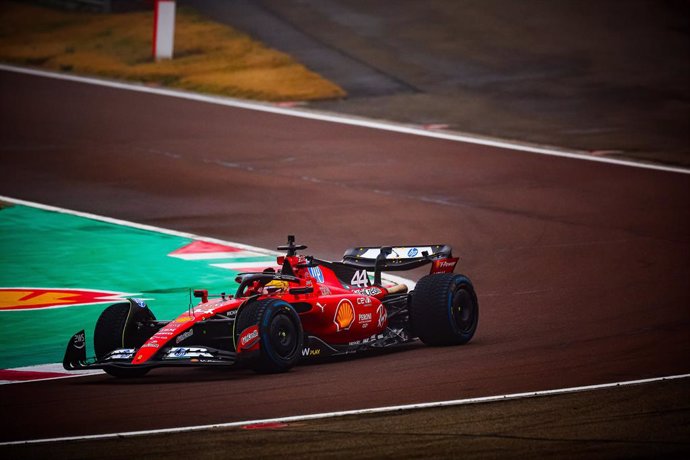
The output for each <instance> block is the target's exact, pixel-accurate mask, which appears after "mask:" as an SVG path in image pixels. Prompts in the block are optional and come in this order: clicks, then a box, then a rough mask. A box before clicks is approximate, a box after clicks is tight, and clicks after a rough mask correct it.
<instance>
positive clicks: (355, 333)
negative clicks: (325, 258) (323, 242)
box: [132, 256, 388, 364]
mask: <svg viewBox="0 0 690 460" xmlns="http://www.w3.org/2000/svg"><path fill="white" fill-rule="evenodd" d="M285 259H287V263H289V264H290V265H291V267H292V268H293V271H294V274H295V276H296V277H297V278H298V279H299V283H297V282H294V283H293V282H290V283H289V288H288V289H277V290H275V291H274V292H270V290H266V288H265V287H262V286H260V285H258V284H257V285H256V286H253V287H248V288H247V290H246V292H245V293H244V295H243V296H242V297H240V298H233V297H232V296H230V297H229V298H228V297H225V298H215V299H206V298H202V301H201V302H200V303H199V304H198V305H196V306H195V307H194V308H193V309H192V310H190V311H187V312H185V313H183V314H182V315H180V316H178V317H177V318H176V319H175V320H173V321H170V322H169V323H168V324H167V325H166V326H164V327H163V328H162V329H160V330H159V331H158V332H156V333H155V334H154V335H153V336H152V337H151V338H150V339H149V340H148V341H146V343H144V344H143V345H142V346H141V347H140V348H139V350H138V351H137V353H136V355H135V356H134V359H133V360H132V364H145V363H146V362H147V361H148V360H149V359H151V358H152V357H153V356H154V355H155V354H156V353H157V352H158V351H159V350H160V349H162V348H163V347H164V346H170V345H173V346H174V345H176V344H175V340H177V338H178V337H181V336H183V334H184V333H185V331H187V330H189V329H191V328H192V326H194V325H195V324H197V323H199V322H201V321H205V320H207V319H209V318H211V317H213V316H215V315H217V314H219V313H220V314H226V313H228V312H230V311H232V310H237V309H238V308H239V307H240V306H241V305H242V304H244V303H245V302H246V300H247V297H249V296H251V295H254V294H261V295H262V298H264V297H274V298H278V299H282V300H285V301H286V302H288V303H289V304H291V305H297V306H299V309H298V311H299V316H300V319H301V320H302V328H303V330H304V334H305V336H316V337H318V338H320V339H321V340H323V341H325V342H326V343H329V344H348V343H352V342H355V341H358V340H364V339H367V338H369V337H371V336H373V335H375V334H378V333H380V332H382V331H384V330H385V328H386V326H387V325H388V318H387V311H386V308H385V307H384V305H383V304H382V303H381V300H380V299H382V298H383V297H384V296H386V295H387V294H388V290H387V289H386V288H384V287H379V286H375V287H373V286H370V287H366V288H359V287H356V286H350V285H347V284H344V283H343V282H341V281H340V280H339V279H338V277H337V276H336V274H335V273H334V272H333V270H331V269H330V268H328V267H326V266H323V265H320V266H318V267H298V266H299V265H304V264H305V262H306V260H305V258H304V257H303V256H289V257H283V256H281V257H279V258H278V263H279V264H281V265H282V264H284V263H285ZM285 283H287V282H285ZM294 288H312V289H313V292H310V293H305V294H294V293H290V292H289V291H290V290H294ZM261 289H263V292H258V291H256V290H261ZM365 291H366V292H367V294H369V295H367V294H365V293H364V292H365ZM202 295H203V294H202ZM239 332H240V333H239V338H238V341H237V344H236V351H237V353H238V354H241V353H242V352H246V351H249V350H252V349H255V348H257V347H258V345H259V344H258V340H254V338H258V334H256V331H254V330H252V328H247V329H246V330H245V331H239ZM252 336H253V337H252ZM247 337H249V339H247Z"/></svg>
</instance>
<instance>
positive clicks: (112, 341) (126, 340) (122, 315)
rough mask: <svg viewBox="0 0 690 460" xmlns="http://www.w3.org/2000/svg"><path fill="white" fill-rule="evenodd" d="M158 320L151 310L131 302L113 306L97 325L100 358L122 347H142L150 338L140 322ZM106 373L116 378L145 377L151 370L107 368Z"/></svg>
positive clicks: (97, 354)
mask: <svg viewBox="0 0 690 460" xmlns="http://www.w3.org/2000/svg"><path fill="white" fill-rule="evenodd" d="M155 319H156V318H155V317H154V316H153V313H152V312H151V310H149V309H148V307H146V308H141V307H139V306H138V305H133V304H132V303H131V302H123V303H116V304H114V305H111V306H109V307H108V308H106V309H105V310H104V311H103V313H101V316H99V317H98V321H97V322H96V329H95V331H94V338H93V341H94V348H95V351H96V358H97V359H98V360H101V359H103V358H104V357H105V356H106V355H107V354H108V353H110V352H111V351H113V350H116V349H118V348H139V347H140V346H142V345H143V344H144V342H146V340H147V339H148V337H147V335H146V334H142V333H141V332H140V330H139V328H138V327H137V323H141V322H143V321H151V320H155ZM148 335H150V334H148ZM103 370H104V371H105V372H107V373H108V374H110V375H112V376H113V377H141V376H142V375H144V374H146V373H147V372H148V371H149V369H148V368H126V369H124V368H116V367H107V368H105V369H103Z"/></svg>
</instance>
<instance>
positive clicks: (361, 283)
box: [350, 270, 369, 287]
mask: <svg viewBox="0 0 690 460" xmlns="http://www.w3.org/2000/svg"><path fill="white" fill-rule="evenodd" d="M350 284H351V285H353V286H357V287H365V286H366V285H367V284H369V278H368V277H367V271H366V270H357V271H356V272H355V275H354V276H353V277H352V281H350Z"/></svg>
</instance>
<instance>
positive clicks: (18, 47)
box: [0, 2, 345, 102]
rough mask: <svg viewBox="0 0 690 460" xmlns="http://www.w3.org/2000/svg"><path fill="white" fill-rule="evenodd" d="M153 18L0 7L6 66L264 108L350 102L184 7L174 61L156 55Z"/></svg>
mask: <svg viewBox="0 0 690 460" xmlns="http://www.w3.org/2000/svg"><path fill="white" fill-rule="evenodd" d="M152 35H153V12H152V11H146V12H135V13H121V14H93V13H84V12H68V11H59V10H55V9H51V8H45V7H39V6H33V5H27V4H22V3H16V2H2V3H0V61H4V62H7V63H14V64H21V65H31V66H38V67H43V68H46V69H51V70H58V71H62V72H73V73H79V74H88V75H96V76H103V77H109V78H116V79H124V80H135V81H141V82H145V83H151V84H159V85H163V86H168V87H173V88H181V89H186V90H191V91H198V92H204V93H213V94H220V95H224V96H231V97H238V98H245V99H256V100H263V101H274V102H278V101H308V100H322V99H334V98H341V97H344V96H345V92H344V91H343V90H342V88H340V87H339V86H337V85H336V84H334V83H332V82H330V81H328V80H326V79H324V78H322V77H321V76H319V75H318V74H316V73H314V72H312V71H310V70H309V69H307V68H306V67H304V66H303V65H301V64H300V63H298V62H296V61H295V60H293V59H292V58H291V57H290V56H288V55H287V54H284V53H281V52H279V51H276V50H273V49H270V48H268V47H266V46H264V45H263V44H261V43H259V42H257V41H255V40H252V39H251V38H250V37H249V36H247V35H245V34H243V33H240V32H238V31H236V30H233V29H231V28H229V27H226V26H223V25H220V24H217V23H214V22H210V21H208V20H206V19H205V18H203V17H201V16H200V15H199V14H197V13H196V12H194V11H193V10H190V9H186V8H178V10H177V17H176V26H175V50H174V56H175V57H174V59H172V60H165V61H160V62H154V60H153V58H152V56H151V48H152Z"/></svg>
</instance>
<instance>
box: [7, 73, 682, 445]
mask: <svg viewBox="0 0 690 460" xmlns="http://www.w3.org/2000/svg"><path fill="white" fill-rule="evenodd" d="M0 100H1V101H2V106H1V107H2V108H1V110H2V112H1V118H0V149H1V150H0V170H1V171H2V181H1V182H0V194H2V195H7V196H13V197H16V198H21V199H26V200H33V201H38V202H42V203H45V204H50V205H57V206H62V207H66V208H71V209H76V210H79V211H85V212H92V213H96V214H101V215H107V216H111V217H116V218H121V219H125V220H130V221H135V222H139V223H143V224H150V225H156V226H161V227H166V228H171V229H175V230H181V231H188V232H193V233H196V234H202V235H206V236H212V237H218V238H223V239H226V240H232V241H238V242H241V243H246V244H251V245H256V246H261V247H269V248H270V247H273V246H274V245H276V244H278V243H282V242H283V240H284V238H285V235H286V234H288V233H290V234H296V235H297V238H298V240H299V241H301V242H303V243H305V244H308V245H309V246H310V251H311V252H313V253H314V254H316V255H319V256H321V257H325V258H339V256H340V255H341V254H342V251H343V250H344V249H345V248H347V247H350V246H353V245H383V244H399V243H413V244H418V243H427V242H431V243H436V242H443V243H448V244H451V245H452V246H453V247H454V248H455V250H456V253H457V255H459V256H460V258H461V260H460V265H459V266H460V269H459V271H461V272H465V273H466V274H468V275H469V276H470V277H471V278H472V279H473V281H474V284H475V287H476V289H477V291H478V295H479V300H480V305H481V316H480V325H479V329H478V332H477V335H476V336H475V339H474V340H473V341H472V342H471V343H470V344H469V345H467V346H463V347H455V348H430V347H426V346H424V345H421V344H412V345H410V346H408V347H405V348H404V349H403V350H400V351H398V352H394V353H383V354H378V355H372V356H367V357H362V358H358V359H353V360H340V361H338V362H335V363H332V362H328V363H319V364H315V365H305V366H301V367H298V368H296V369H295V370H293V371H292V372H290V373H287V374H284V375H277V376H276V375H274V376H262V375H255V374H253V373H251V372H250V371H247V370H238V371H235V372H219V371H215V370H214V371H208V370H174V371H169V370H160V371H154V372H152V373H151V374H150V375H149V376H147V377H146V378H144V379H140V380H133V381H132V380H115V379H112V378H109V377H107V376H94V377H86V378H79V379H66V380H55V381H48V382H41V383H31V384H18V385H4V386H3V387H1V388H0V396H1V398H0V399H1V401H2V402H1V403H0V404H1V405H2V409H3V414H12V416H11V417H6V416H4V417H3V426H2V430H0V441H12V440H24V439H38V438H47V437H61V436H74V435H87V434H97V433H108V432H122V431H135V430H146V429H156V428H166V427H176V426H187V425H203V424H211V423H223V422H231V421H241V420H255V419H262V418H271V417H280V416H288V415H296V414H307V413H316V412H327V411H337V410H348V409H359V408H366V407H377V406H388V405H398V404H407V403H419V402H426V401H440V400H450V399H461V398H470V397H479V396H488V395H499V394H509V393H518V392H526V391H537V390H548V389H553V388H565V387H573V386H580V385H592V384H600V383H607V382H616V381H624V380H634V379H641V378H650V377H658V376H668V375H677V374H686V373H688V372H689V371H690V361H689V360H688V356H690V354H689V352H690V334H688V327H689V326H690V310H689V309H688V305H690V302H689V300H690V294H689V291H688V288H687V283H688V280H689V279H690V234H689V232H688V228H689V225H688V224H689V223H690V222H689V220H690V206H688V204H689V198H688V197H689V196H690V193H689V192H690V175H688V174H680V173H670V172H663V171H654V170H647V169H640V168H634V167H625V166H618V165H609V164H601V163H593V162H589V161H580V160H574V159H567V158H557V157H549V156H544V155H536V154H529V153H524V152H515V151H511V150H508V149H499V148H493V147H485V146H477V145H471V144H463V143H458V142H452V141H446V140H439V139H430V138H425V137H420V136H413V135H404V134H396V133H391V132H385V131H381V130H376V129H369V128H362V127H355V126H346V125H341V124H337V123H328V122H321V121H315V120H306V119H300V118H293V117H286V116H280V115H276V114H269V113H261V112H256V111H251V110H244V109H235V108H228V107H222V106H214V105H210V104H204V103H199V102H193V101H186V100H181V99H174V98H168V97H161V96H155V95H145V94H137V93H132V92H128V91H121V90H115V89H109V88H102V87H97V86H91V85H85V84H80V83H75V82H66V81H58V80H53V79H47V78H40V77H34V76H27V75H20V74H14V73H8V72H0ZM686 382H687V381H686ZM684 388H685V389H687V383H685V384H684ZM681 395H685V396H686V395H687V392H685V393H683V392H681ZM685 396H681V397H679V399H678V400H677V401H675V402H674V403H672V404H671V405H672V407H671V408H667V410H668V412H673V411H674V410H677V411H680V412H679V413H680V414H681V422H682V423H684V424H685V425H684V426H685V427H686V430H687V426H688V424H687V415H688V409H687V407H686V406H687V398H686V397H685ZM630 402H631V404H635V400H634V399H631V400H630ZM602 404H605V402H602ZM674 408H675V409H674ZM685 434H687V431H685ZM686 440H687V439H686ZM684 449H685V450H687V449H688V447H687V444H685V447H684Z"/></svg>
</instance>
